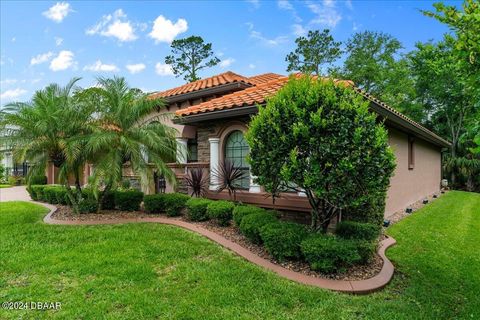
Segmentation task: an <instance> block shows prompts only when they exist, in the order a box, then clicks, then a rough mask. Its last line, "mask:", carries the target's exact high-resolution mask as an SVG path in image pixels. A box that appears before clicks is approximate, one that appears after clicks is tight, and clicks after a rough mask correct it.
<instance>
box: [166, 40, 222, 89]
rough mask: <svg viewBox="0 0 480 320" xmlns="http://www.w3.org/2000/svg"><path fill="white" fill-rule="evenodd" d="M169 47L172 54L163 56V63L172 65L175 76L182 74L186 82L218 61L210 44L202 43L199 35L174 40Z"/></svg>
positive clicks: (193, 79) (194, 79) (197, 76)
mask: <svg viewBox="0 0 480 320" xmlns="http://www.w3.org/2000/svg"><path fill="white" fill-rule="evenodd" d="M171 48H172V54H171V55H169V56H166V57H165V63H166V64H168V65H170V66H171V67H172V70H173V73H174V74H175V76H177V77H179V76H181V75H183V79H185V81H188V82H193V81H197V80H199V79H200V76H199V75H198V72H199V71H200V70H202V69H205V68H209V67H213V66H215V65H217V64H218V63H219V62H220V59H219V58H217V57H215V55H214V52H213V50H212V44H211V43H204V41H203V39H202V37H199V36H190V37H188V38H185V39H179V40H174V41H173V42H172V44H171Z"/></svg>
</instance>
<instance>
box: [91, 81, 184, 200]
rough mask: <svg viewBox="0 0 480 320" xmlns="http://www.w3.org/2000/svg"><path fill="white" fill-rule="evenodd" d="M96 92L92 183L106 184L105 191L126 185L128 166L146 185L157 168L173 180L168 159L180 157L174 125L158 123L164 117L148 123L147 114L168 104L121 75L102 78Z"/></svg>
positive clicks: (92, 143)
mask: <svg viewBox="0 0 480 320" xmlns="http://www.w3.org/2000/svg"><path fill="white" fill-rule="evenodd" d="M92 94H93V95H95V96H96V99H95V100H96V101H97V102H98V106H97V107H98V110H97V117H96V119H95V123H96V125H95V126H94V127H93V128H94V129H93V131H92V133H90V134H89V136H88V137H87V140H88V142H87V144H86V152H87V154H89V156H90V157H92V158H93V159H95V161H94V171H93V175H92V177H93V179H92V182H93V184H95V185H96V186H99V185H100V184H103V185H104V192H103V193H102V194H105V193H106V192H108V191H110V190H111V189H113V188H115V187H116V186H118V185H119V184H120V183H121V181H122V179H123V173H124V169H126V167H129V168H130V169H131V170H132V171H133V173H134V174H135V175H137V176H139V177H140V182H141V185H142V186H143V187H146V186H148V185H149V183H150V182H151V181H152V179H153V170H155V169H156V170H157V172H158V173H159V174H161V175H163V176H165V178H166V179H167V180H168V181H170V182H171V183H174V182H175V175H174V173H173V171H172V170H171V169H170V168H168V166H167V163H168V162H173V161H175V154H176V141H175V129H173V128H171V127H168V126H166V125H165V124H162V123H161V122H160V121H158V120H161V118H162V117H161V116H158V117H157V118H156V119H155V120H157V121H154V122H151V123H150V124H146V123H144V119H145V117H146V116H147V115H150V114H151V113H152V112H154V111H156V110H158V108H160V107H162V106H163V105H164V102H163V101H162V100H158V99H150V98H149V97H148V95H147V94H144V93H142V92H141V91H140V90H138V89H132V88H130V87H129V86H128V84H127V83H126V81H125V79H124V78H118V77H114V78H113V79H108V78H99V79H98V86H97V88H96V89H95V90H94V92H92ZM99 202H100V204H101V203H102V201H101V199H100V201H99Z"/></svg>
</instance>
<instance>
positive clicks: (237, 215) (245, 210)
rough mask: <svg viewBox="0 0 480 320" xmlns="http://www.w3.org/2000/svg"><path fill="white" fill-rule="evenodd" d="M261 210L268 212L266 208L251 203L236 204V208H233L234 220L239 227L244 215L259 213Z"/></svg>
mask: <svg viewBox="0 0 480 320" xmlns="http://www.w3.org/2000/svg"><path fill="white" fill-rule="evenodd" d="M259 212H260V213H263V212H266V210H265V209H262V208H259V207H255V206H250V205H239V206H235V209H233V221H234V222H235V224H236V225H237V226H238V227H239V226H240V223H241V222H242V219H243V217H245V216H247V215H249V214H252V213H259Z"/></svg>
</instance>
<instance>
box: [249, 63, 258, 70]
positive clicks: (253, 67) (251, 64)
mask: <svg viewBox="0 0 480 320" xmlns="http://www.w3.org/2000/svg"><path fill="white" fill-rule="evenodd" d="M248 67H249V68H250V69H255V68H256V67H257V66H256V65H254V64H253V63H250V64H249V65H248Z"/></svg>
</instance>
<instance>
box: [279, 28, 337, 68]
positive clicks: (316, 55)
mask: <svg viewBox="0 0 480 320" xmlns="http://www.w3.org/2000/svg"><path fill="white" fill-rule="evenodd" d="M295 43H296V44H297V48H296V49H295V51H293V52H290V53H289V54H288V55H287V57H286V58H285V61H287V62H288V67H287V71H288V72H291V71H300V72H303V73H306V74H315V75H317V76H321V75H322V68H323V67H327V66H329V65H330V64H331V63H333V62H334V61H336V60H337V59H338V58H339V57H340V55H341V54H342V51H341V50H340V45H341V42H336V41H335V40H334V39H333V36H332V35H331V34H330V30H328V29H325V30H323V31H322V32H321V33H320V31H319V30H315V31H308V35H307V37H299V38H297V39H296V40H295Z"/></svg>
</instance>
